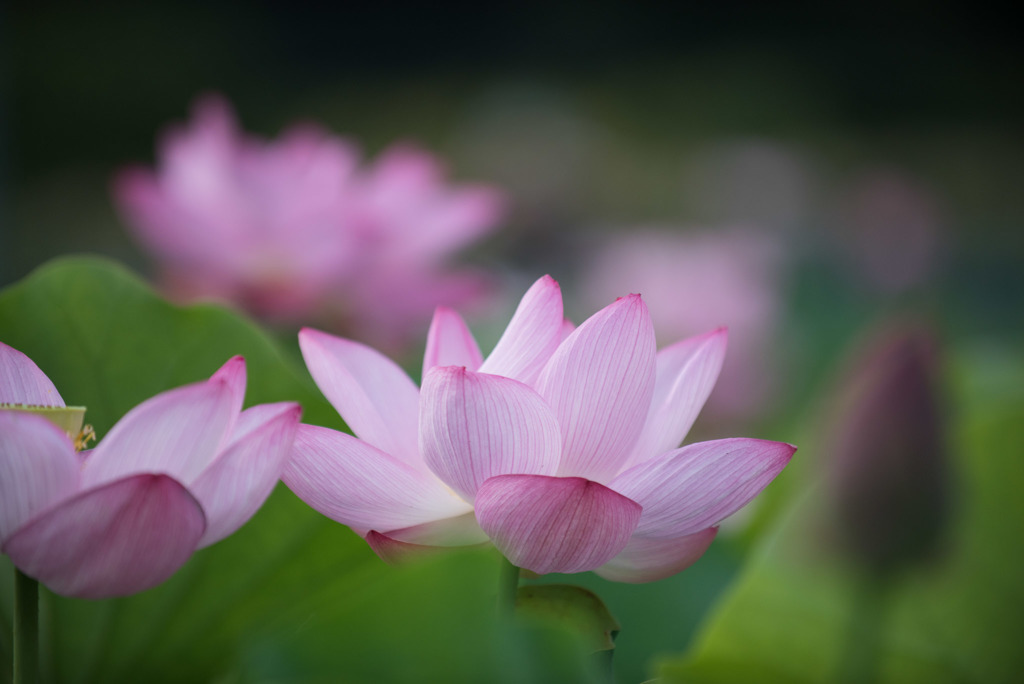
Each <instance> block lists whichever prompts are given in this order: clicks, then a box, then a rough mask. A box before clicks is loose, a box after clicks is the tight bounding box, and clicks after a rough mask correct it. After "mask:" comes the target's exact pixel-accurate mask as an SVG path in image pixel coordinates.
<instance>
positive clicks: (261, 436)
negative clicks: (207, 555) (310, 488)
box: [191, 403, 302, 548]
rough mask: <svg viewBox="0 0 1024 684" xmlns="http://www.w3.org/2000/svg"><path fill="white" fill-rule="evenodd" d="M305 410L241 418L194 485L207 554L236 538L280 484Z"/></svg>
mask: <svg viewBox="0 0 1024 684" xmlns="http://www.w3.org/2000/svg"><path fill="white" fill-rule="evenodd" d="M301 416H302V409H301V407H300V406H299V405H298V404H294V403H281V404H260V405H259V406H254V407H252V408H250V409H248V410H247V411H245V412H244V413H243V414H242V418H241V419H240V420H239V421H238V423H239V426H238V427H239V429H236V431H235V432H236V433H239V432H242V433H243V434H241V435H237V434H236V436H235V438H234V439H233V441H232V443H231V444H230V445H229V446H228V447H227V448H226V449H225V450H224V451H223V452H221V454H220V455H218V457H217V459H216V460H215V461H214V462H213V464H212V465H211V466H210V467H208V468H207V469H206V470H205V471H204V472H203V474H202V475H200V477H199V479H198V480H196V482H195V483H194V484H193V485H192V487H191V489H192V493H193V494H194V495H195V496H196V498H197V499H199V501H200V502H201V503H202V505H203V510H204V512H205V513H206V517H207V528H206V532H205V534H204V535H203V538H202V539H201V540H200V541H199V548H203V547H206V546H209V545H210V544H213V543H215V542H218V541H220V540H221V539H223V538H225V537H227V536H228V535H230V534H232V533H234V532H235V531H236V530H237V529H238V528H239V527H241V526H242V525H244V524H245V523H246V522H247V521H248V520H249V518H251V517H252V516H253V515H254V514H255V513H256V511H257V510H259V508H260V506H262V505H263V502H264V501H266V500H267V497H268V496H270V493H271V492H272V491H273V489H274V485H276V484H277V481H278V479H279V478H280V477H281V473H282V472H283V471H284V467H285V464H286V463H287V461H288V458H289V456H290V454H291V449H292V443H293V442H294V440H295V434H296V431H297V430H298V426H299V419H300V417H301Z"/></svg>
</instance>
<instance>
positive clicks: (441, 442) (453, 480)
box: [420, 366, 562, 501]
mask: <svg viewBox="0 0 1024 684" xmlns="http://www.w3.org/2000/svg"><path fill="white" fill-rule="evenodd" d="M561 442H562V437H561V434H560V433H559V431H558V423H557V422H556V421H555V415H554V413H552V412H551V409H550V408H549V407H548V405H547V404H545V403H544V400H543V399H541V398H540V395H539V394H537V393H536V392H534V391H533V390H532V389H530V388H529V387H527V386H526V385H524V384H522V383H521V382H517V381H515V380H510V379H509V378H503V377H500V376H497V375H487V374H485V373H473V372H471V371H467V370H466V369H465V368H462V367H461V366H458V367H457V366H448V367H444V368H434V369H433V370H431V371H430V372H429V373H427V376H426V378H425V379H424V382H423V391H422V401H421V403H420V449H421V451H422V453H423V460H424V461H425V462H426V464H427V465H428V466H429V467H430V469H431V470H432V471H433V472H434V473H435V474H436V475H437V476H438V477H439V478H441V480H443V481H444V482H445V483H447V484H448V486H450V487H451V488H452V489H454V490H455V491H456V492H458V493H459V494H460V495H461V496H462V497H463V498H464V499H466V501H472V500H473V498H474V497H475V496H476V493H477V489H478V488H479V487H480V485H481V483H483V481H484V480H486V479H487V478H489V477H492V476H494V475H505V474H510V473H521V474H522V473H530V474H536V475H554V474H555V471H556V470H557V469H558V455H559V452H560V451H561Z"/></svg>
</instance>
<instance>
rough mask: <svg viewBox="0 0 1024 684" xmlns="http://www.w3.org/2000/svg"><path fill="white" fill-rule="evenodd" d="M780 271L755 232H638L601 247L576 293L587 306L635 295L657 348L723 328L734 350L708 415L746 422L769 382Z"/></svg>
mask: <svg viewBox="0 0 1024 684" xmlns="http://www.w3.org/2000/svg"><path fill="white" fill-rule="evenodd" d="M782 267H783V261H782V255H781V250H780V249H779V245H777V244H776V243H775V242H774V240H773V239H772V238H770V237H768V236H767V235H766V234H764V233H760V232H756V231H754V230H750V229H731V230H722V231H715V232H694V233H689V232H682V231H680V230H678V229H677V230H670V229H664V230H657V229H637V230H630V231H621V232H618V233H615V234H613V235H611V236H609V237H608V238H607V239H605V240H604V241H603V242H601V243H600V244H599V246H598V247H597V248H596V250H595V251H594V252H593V254H592V256H591V258H590V259H589V261H588V262H587V263H586V265H585V266H584V270H583V273H582V276H581V284H580V292H581V293H583V296H584V297H585V301H584V304H585V305H586V306H587V307H588V308H589V307H592V306H594V305H595V304H597V303H599V302H602V301H607V300H608V299H609V298H611V297H613V296H615V293H618V292H624V291H628V290H630V289H632V290H634V291H637V292H640V293H641V294H643V297H644V301H645V302H647V305H648V306H649V307H650V308H651V313H652V318H653V319H654V321H655V329H656V331H657V336H658V339H659V340H661V341H663V342H664V341H669V340H677V339H679V338H681V337H686V336H689V335H695V334H697V333H699V332H701V331H704V330H708V329H711V328H716V327H720V326H727V327H728V328H729V330H730V332H731V333H732V334H731V338H732V345H731V348H730V351H729V358H728V360H727V361H726V362H725V366H724V367H723V369H722V375H721V377H720V378H719V381H718V385H717V386H716V388H715V391H714V393H713V394H712V395H711V399H710V401H709V403H708V409H709V410H710V411H711V412H713V413H719V414H724V415H726V416H730V417H749V416H750V415H751V414H753V413H756V412H757V411H758V410H760V409H761V408H762V407H763V404H764V402H765V401H766V400H767V399H768V398H769V396H771V393H772V388H773V386H774V383H775V376H774V369H775V364H774V363H773V362H772V346H773V345H772V343H773V337H774V334H775V331H776V327H777V325H778V322H779V317H780V316H781V313H782V311H781V308H782V301H781V292H780V290H781V286H782V282H781V281H782V275H783V274H782Z"/></svg>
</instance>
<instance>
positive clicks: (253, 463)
mask: <svg viewBox="0 0 1024 684" xmlns="http://www.w3.org/2000/svg"><path fill="white" fill-rule="evenodd" d="M0 381H2V384H0V403H8V404H21V405H40V406H64V401H63V400H62V399H61V397H60V394H58V392H57V390H56V388H55V387H54V386H53V383H51V382H50V380H49V378H47V377H46V375H45V374H44V373H43V372H42V371H41V370H40V369H39V368H38V367H37V366H36V365H35V364H34V363H33V362H32V361H31V360H30V359H29V358H28V357H27V356H25V355H24V354H22V353H21V352H18V351H16V350H14V349H12V348H11V347H8V346H6V345H4V344H2V343H0ZM245 381H246V377H245V361H244V360H243V359H242V357H240V356H237V357H235V358H233V359H231V360H230V361H228V362H227V363H226V364H224V366H223V367H222V368H221V369H220V370H218V371H217V372H216V373H215V374H214V375H213V377H211V378H210V379H209V380H207V381H205V382H199V383H195V384H192V385H186V386H184V387H179V388H177V389H173V390H170V391H168V392H163V393H161V394H158V395H157V396H155V397H153V398H151V399H149V400H147V401H145V402H143V403H141V404H139V405H138V406H136V407H135V408H134V409H132V410H131V411H129V412H128V413H127V414H126V415H125V416H124V417H123V418H122V419H121V420H120V421H119V422H118V423H117V424H116V425H115V426H114V427H113V428H111V430H110V432H109V433H108V434H107V435H106V436H105V437H104V438H103V440H102V441H101V442H100V444H99V446H97V447H96V448H95V449H92V450H90V451H84V452H81V453H76V452H75V448H74V446H73V445H72V443H71V441H70V440H69V439H68V436H67V435H66V434H64V432H62V431H61V430H60V429H59V428H57V427H56V426H54V425H53V424H51V423H50V422H49V421H48V420H47V419H45V418H43V417H41V416H39V415H34V414H29V413H22V412H19V411H16V410H15V411H11V410H0V549H2V551H3V553H5V554H7V555H8V556H9V557H10V558H11V561H12V562H13V563H14V565H15V566H17V567H18V568H20V569H21V571H22V572H24V573H25V574H27V575H29V576H31V577H35V578H36V579H38V580H39V581H40V582H42V583H43V584H45V585H47V586H48V587H49V588H50V589H52V590H53V591H54V592H56V593H58V594H63V595H65V596H74V597H79V598H90V599H97V598H107V597H111V596H124V595H127V594H134V593H136V592H139V591H142V590H144V589H149V588H150V587H154V586H156V585H157V584H160V583H161V582H163V581H164V580H166V579H167V578H168V577H170V576H171V575H172V574H174V572H175V571H177V569H178V568H179V567H181V566H182V565H183V564H184V563H185V561H187V560H188V559H189V557H190V556H191V555H192V553H193V552H194V551H196V550H197V549H200V548H203V547H205V546H209V545H210V544H213V543H214V542H217V541H220V540H221V539H223V538H224V537H226V536H228V535H229V534H231V533H232V532H234V531H235V530H237V529H238V528H239V527H241V526H242V524H244V523H245V522H246V521H247V520H248V519H249V518H250V517H252V515H253V514H254V513H255V512H256V510H257V509H258V508H259V507H260V506H261V505H262V503H263V502H264V501H265V500H266V498H267V496H269V495H270V492H271V490H272V489H273V487H274V484H275V483H276V482H277V480H278V478H279V477H280V474H281V470H282V469H283V468H284V464H285V460H286V459H287V457H288V454H289V451H290V449H291V445H292V441H293V439H294V437H295V431H296V429H297V427H298V423H299V417H300V413H301V411H300V409H299V406H298V405H297V404H293V403H280V404H261V405H258V406H254V407H252V408H249V409H246V410H245V411H242V410H241V409H242V399H243V397H244V395H245Z"/></svg>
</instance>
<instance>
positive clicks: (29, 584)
mask: <svg viewBox="0 0 1024 684" xmlns="http://www.w3.org/2000/svg"><path fill="white" fill-rule="evenodd" d="M13 681H14V684H36V682H38V681H39V582H37V581H36V580H34V579H32V578H31V577H29V576H28V575H26V574H25V573H23V572H22V571H21V570H18V569H17V568H15V569H14V680H13Z"/></svg>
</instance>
